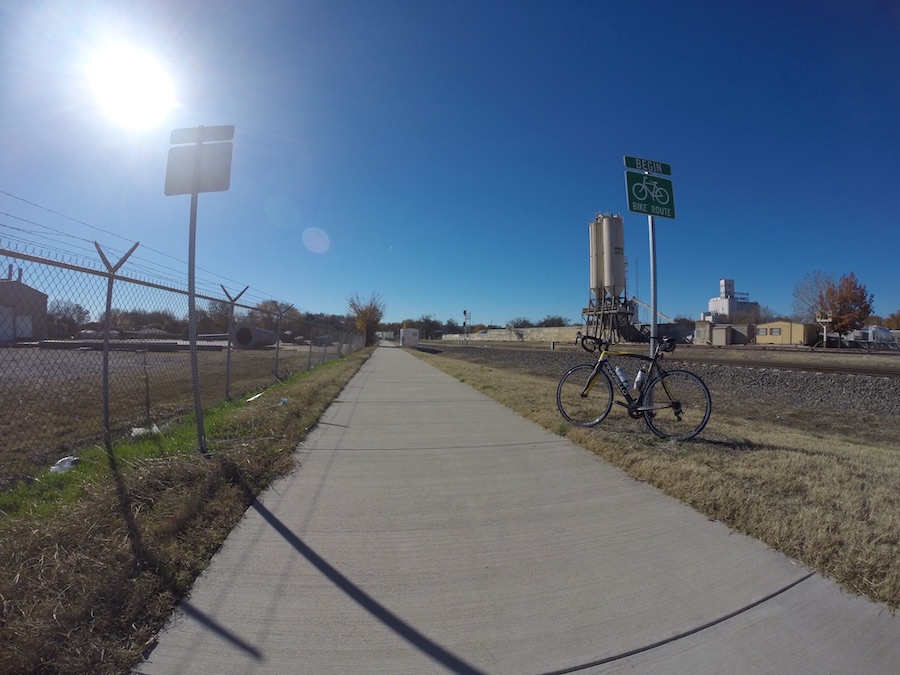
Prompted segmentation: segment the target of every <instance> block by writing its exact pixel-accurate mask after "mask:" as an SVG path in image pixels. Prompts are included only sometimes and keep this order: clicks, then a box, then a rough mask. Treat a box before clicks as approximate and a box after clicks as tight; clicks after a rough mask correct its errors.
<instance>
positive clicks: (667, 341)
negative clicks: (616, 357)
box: [575, 331, 675, 354]
mask: <svg viewBox="0 0 900 675" xmlns="http://www.w3.org/2000/svg"><path fill="white" fill-rule="evenodd" d="M657 340H658V342H657V345H656V353H657V354H659V353H660V352H674V351H675V338H670V337H663V338H657ZM579 342H581V348H582V349H583V350H584V351H586V352H590V353H592V354H593V353H594V352H595V351H597V347H599V348H600V349H601V350H607V349H609V340H601V339H600V338H596V337H593V336H591V335H582V334H581V332H580V331H579V332H578V333H577V334H576V337H575V344H578V343H579Z"/></svg>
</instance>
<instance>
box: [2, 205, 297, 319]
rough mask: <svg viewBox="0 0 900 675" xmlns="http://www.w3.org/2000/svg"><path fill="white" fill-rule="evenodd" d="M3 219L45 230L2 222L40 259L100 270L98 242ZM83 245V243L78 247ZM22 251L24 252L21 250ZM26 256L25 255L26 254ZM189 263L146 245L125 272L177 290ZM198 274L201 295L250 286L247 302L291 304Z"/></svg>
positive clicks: (115, 251)
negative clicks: (73, 262) (74, 261)
mask: <svg viewBox="0 0 900 675" xmlns="http://www.w3.org/2000/svg"><path fill="white" fill-rule="evenodd" d="M0 195H5V196H6V197H9V198H11V199H14V200H17V201H19V202H21V203H23V204H27V205H29V206H33V207H34V208H37V209H40V210H41V211H44V212H46V213H49V214H52V215H54V216H58V217H60V218H64V219H66V220H68V221H71V222H73V223H76V224H78V225H82V226H84V227H87V228H89V229H91V230H94V231H96V232H100V233H102V234H105V235H108V236H110V237H115V238H117V239H121V240H123V241H126V242H128V243H129V248H130V244H133V243H134V242H132V241H131V240H129V239H128V238H127V237H124V236H122V235H120V234H118V233H116V232H112V231H110V230H106V229H104V228H102V227H98V226H96V225H93V224H91V223H88V222H85V221H83V220H80V219H78V218H75V217H73V216H69V215H67V214H65V213H62V212H60V211H57V210H55V209H52V208H49V207H47V206H44V205H42V204H38V203H37V202H34V201H31V200H29V199H25V198H24V197H21V196H19V195H15V194H13V193H11V192H8V191H6V190H2V189H0ZM0 215H3V216H6V217H8V218H11V219H15V220H17V221H19V222H22V223H26V224H29V225H33V226H35V227H38V228H41V230H42V231H35V230H30V229H27V228H23V227H17V226H15V225H10V224H8V223H4V222H0V231H2V232H4V236H5V237H6V238H7V239H8V240H9V241H10V242H14V243H17V244H19V245H22V246H26V247H27V246H32V247H37V250H39V251H41V253H40V255H41V256H42V257H54V258H56V259H58V257H57V256H73V257H75V258H77V259H78V260H79V264H81V265H83V266H85V267H91V268H97V262H96V259H95V257H94V254H95V253H96V249H95V248H94V242H95V240H92V239H89V238H86V237H82V236H79V235H76V234H73V233H71V232H66V231H64V230H60V229H58V228H55V227H52V226H51V225H48V224H46V223H41V222H38V221H37V220H33V219H30V218H25V217H23V216H19V215H15V214H13V213H9V212H7V211H0ZM75 242H81V243H75ZM98 243H100V244H101V245H102V247H103V249H104V251H105V252H107V253H108V254H111V255H114V256H122V255H124V254H125V252H126V250H127V249H126V248H118V247H116V246H115V245H109V244H107V243H105V242H98ZM82 244H89V246H85V245H82ZM17 250H21V249H17ZM144 251H147V252H151V253H154V254H156V255H159V256H162V257H163V258H166V259H168V260H171V261H174V262H177V263H179V264H180V265H182V266H183V267H182V268H180V269H179V268H175V267H171V266H169V265H166V264H163V263H161V262H159V261H157V260H153V259H150V258H147V257H146V256H142V255H141V253H142V252H144ZM23 252H24V251H23ZM33 254H34V255H38V254H37V253H34V251H33ZM50 254H52V255H50ZM187 265H188V263H187V261H185V260H182V259H181V258H178V257H177V256H173V255H171V254H169V253H165V252H164V251H160V250H157V249H155V248H153V247H151V246H148V245H146V244H145V243H141V245H140V247H139V248H138V250H137V251H136V252H135V254H134V255H132V256H131V257H130V258H129V259H128V261H127V263H126V265H125V267H124V268H123V269H126V268H127V269H128V270H129V273H130V274H131V276H141V275H142V276H144V278H145V279H146V280H147V281H150V282H154V283H160V284H164V285H167V286H176V287H182V286H183V285H184V284H185V278H186V274H187ZM196 270H197V271H199V272H202V273H203V275H209V276H203V275H198V277H197V279H196V282H195V283H196V287H197V289H198V292H203V293H204V294H206V295H220V294H221V288H220V286H222V285H225V284H224V283H223V282H228V284H231V285H233V287H235V288H243V287H245V286H247V291H246V292H245V296H244V297H245V299H246V300H250V301H253V300H255V301H256V302H257V303H260V302H265V301H267V300H274V301H276V302H280V303H283V304H285V305H287V304H289V303H287V301H285V300H283V299H281V298H278V297H276V296H275V295H273V294H271V293H268V292H266V291H264V290H262V289H258V288H255V287H252V286H250V285H248V284H245V283H242V282H240V281H238V280H236V279H232V278H230V277H227V276H225V275H222V274H219V273H217V272H213V271H211V270H207V269H204V268H202V267H196ZM295 307H296V306H295ZM296 309H297V310H298V311H309V310H306V309H304V308H301V307H296Z"/></svg>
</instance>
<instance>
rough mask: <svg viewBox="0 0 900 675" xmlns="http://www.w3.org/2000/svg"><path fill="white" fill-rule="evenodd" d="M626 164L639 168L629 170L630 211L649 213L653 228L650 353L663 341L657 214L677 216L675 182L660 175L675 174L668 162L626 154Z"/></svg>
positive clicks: (627, 192)
mask: <svg viewBox="0 0 900 675" xmlns="http://www.w3.org/2000/svg"><path fill="white" fill-rule="evenodd" d="M625 167H626V168H628V169H636V170H637V171H641V172H642V173H638V172H637V171H626V172H625V189H626V193H625V194H626V198H627V200H628V210H629V211H634V212H635V213H643V214H645V215H646V216H647V225H648V229H649V231H650V315H651V316H650V356H653V353H654V352H655V351H656V344H657V342H658V340H659V335H657V332H658V323H657V304H656V299H657V295H656V228H655V223H654V222H653V218H654V216H660V217H662V218H675V192H674V190H673V188H672V181H670V180H668V179H666V178H660V177H659V176H658V175H657V176H654V175H652V174H662V175H665V176H671V175H672V167H671V166H669V165H668V164H666V163H665V162H657V161H654V160H651V159H642V158H640V157H629V156H627V155H626V156H625Z"/></svg>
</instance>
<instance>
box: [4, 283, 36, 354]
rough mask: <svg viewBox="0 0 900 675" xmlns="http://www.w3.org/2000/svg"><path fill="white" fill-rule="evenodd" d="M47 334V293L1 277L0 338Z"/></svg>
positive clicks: (29, 338)
mask: <svg viewBox="0 0 900 675" xmlns="http://www.w3.org/2000/svg"><path fill="white" fill-rule="evenodd" d="M46 337H47V295H46V294H44V293H41V292H40V291H38V290H35V289H33V288H31V287H30V286H26V285H25V284H23V283H22V282H21V281H15V280H13V279H0V342H6V343H10V342H16V341H17V340H43V339H45V338H46Z"/></svg>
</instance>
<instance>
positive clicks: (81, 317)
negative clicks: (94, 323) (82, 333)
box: [47, 300, 90, 337]
mask: <svg viewBox="0 0 900 675" xmlns="http://www.w3.org/2000/svg"><path fill="white" fill-rule="evenodd" d="M47 319H48V321H49V326H48V328H49V330H50V334H51V335H53V336H54V337H73V336H74V335H76V334H77V333H78V330H79V328H80V327H81V326H83V325H84V324H86V323H87V322H88V320H89V319H90V312H88V311H87V310H86V309H85V308H84V307H82V306H81V305H79V304H78V303H76V302H72V301H71V300H53V301H52V302H51V303H50V306H49V307H48V308H47Z"/></svg>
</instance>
